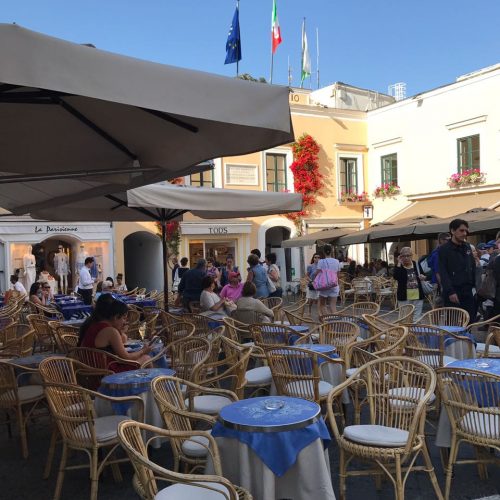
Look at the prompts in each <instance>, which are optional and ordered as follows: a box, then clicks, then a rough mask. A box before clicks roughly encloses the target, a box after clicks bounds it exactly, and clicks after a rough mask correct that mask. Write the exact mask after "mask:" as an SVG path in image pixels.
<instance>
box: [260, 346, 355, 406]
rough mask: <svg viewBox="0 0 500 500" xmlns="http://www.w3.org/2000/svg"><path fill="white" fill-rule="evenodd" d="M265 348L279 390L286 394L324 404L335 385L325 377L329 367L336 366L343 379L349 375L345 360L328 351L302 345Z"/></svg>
mask: <svg viewBox="0 0 500 500" xmlns="http://www.w3.org/2000/svg"><path fill="white" fill-rule="evenodd" d="M264 351H265V353H266V357H267V361H268V363H269V366H270V368H271V373H272V376H273V380H274V383H275V384H276V390H277V391H278V394H281V395H284V396H291V397H295V398H302V399H308V400H309V401H315V402H316V403H318V404H321V403H322V402H324V401H325V400H326V398H327V396H328V393H329V392H330V391H331V390H332V389H333V386H332V384H330V383H329V382H327V381H325V380H322V379H321V372H322V371H324V370H325V366H327V365H335V366H336V367H338V369H339V370H340V371H341V372H342V373H341V375H340V377H339V378H340V380H343V379H344V377H345V367H344V361H343V360H341V359H340V358H333V359H332V358H330V357H329V356H327V355H325V354H322V353H318V352H314V351H311V350H309V349H301V348H298V347H282V346H281V347H278V348H276V347H266V348H264ZM320 364H321V368H320Z"/></svg>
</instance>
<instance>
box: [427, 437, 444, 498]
mask: <svg viewBox="0 0 500 500" xmlns="http://www.w3.org/2000/svg"><path fill="white" fill-rule="evenodd" d="M422 455H423V457H424V462H425V466H426V468H427V472H428V473H429V477H430V478H431V483H432V487H433V488H434V492H435V493H436V497H437V498H438V499H439V500H443V493H442V491H441V488H440V487H439V483H438V480H437V477H436V471H435V470H434V466H433V465H432V461H431V457H430V455H429V450H428V449H427V445H426V444H425V442H424V447H423V448H422Z"/></svg>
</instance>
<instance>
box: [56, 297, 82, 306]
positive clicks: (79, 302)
mask: <svg viewBox="0 0 500 500" xmlns="http://www.w3.org/2000/svg"><path fill="white" fill-rule="evenodd" d="M56 305H57V306H59V307H68V306H81V305H83V300H80V299H76V300H72V299H64V300H56Z"/></svg>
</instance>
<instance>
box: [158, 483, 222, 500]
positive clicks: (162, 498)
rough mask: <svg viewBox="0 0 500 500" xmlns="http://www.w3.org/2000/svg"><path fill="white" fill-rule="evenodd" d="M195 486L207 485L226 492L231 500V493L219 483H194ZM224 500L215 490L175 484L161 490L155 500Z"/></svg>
mask: <svg viewBox="0 0 500 500" xmlns="http://www.w3.org/2000/svg"><path fill="white" fill-rule="evenodd" d="M193 484H205V485H207V486H211V487H212V488H215V489H217V490H219V491H224V492H225V493H226V495H227V498H229V491H228V490H227V488H226V487H225V486H223V485H222V484H219V483H211V482H207V483H193ZM181 498H182V500H223V499H225V498H226V497H224V495H223V494H222V493H217V492H216V491H213V490H208V489H206V488H199V487H197V486H193V485H191V484H179V483H177V484H173V485H172V486H168V487H167V488H164V489H163V490H160V491H159V492H158V493H157V494H156V495H155V500H179V499H181Z"/></svg>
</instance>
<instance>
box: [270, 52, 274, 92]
mask: <svg viewBox="0 0 500 500" xmlns="http://www.w3.org/2000/svg"><path fill="white" fill-rule="evenodd" d="M273 63H274V52H273V46H272V45H271V77H270V78H269V83H273Z"/></svg>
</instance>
